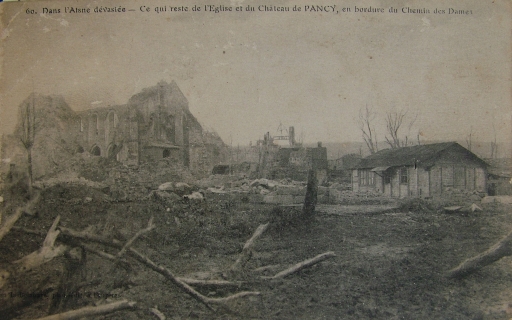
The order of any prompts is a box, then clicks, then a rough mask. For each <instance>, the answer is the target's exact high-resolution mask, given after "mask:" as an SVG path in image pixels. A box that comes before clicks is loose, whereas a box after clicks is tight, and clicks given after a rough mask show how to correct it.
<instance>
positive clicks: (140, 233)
mask: <svg viewBox="0 0 512 320" xmlns="http://www.w3.org/2000/svg"><path fill="white" fill-rule="evenodd" d="M155 227H156V225H155V224H154V223H153V217H151V218H150V219H149V221H148V226H147V227H146V228H145V229H141V230H139V231H138V232H137V233H136V234H135V235H134V236H133V237H132V238H131V239H130V240H128V241H127V242H126V244H125V245H124V246H123V247H122V248H121V250H120V251H119V252H118V253H117V258H121V256H122V255H123V254H124V253H125V252H126V250H127V249H129V248H130V246H131V245H132V244H133V242H135V240H137V238H139V237H140V236H141V235H143V234H144V233H148V232H149V231H151V230H153V229H154V228H155Z"/></svg>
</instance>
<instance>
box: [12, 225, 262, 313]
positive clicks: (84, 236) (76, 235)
mask: <svg viewBox="0 0 512 320" xmlns="http://www.w3.org/2000/svg"><path fill="white" fill-rule="evenodd" d="M16 230H19V231H23V232H28V233H32V234H40V232H38V231H34V230H28V229H24V228H16ZM61 231H62V234H63V235H65V236H67V237H68V238H72V239H80V240H83V241H90V242H96V243H101V244H103V245H106V246H110V247H113V248H122V247H123V245H122V244H121V243H120V242H119V241H116V240H109V239H107V238H104V237H101V236H98V235H92V234H88V233H85V232H78V231H75V230H72V229H69V228H61ZM127 251H128V253H129V254H130V256H131V257H133V258H135V259H136V260H137V261H139V262H141V263H142V264H144V265H146V266H147V267H149V268H150V269H152V270H153V271H155V272H158V273H160V274H161V275H163V276H164V277H165V278H167V279H168V280H170V281H171V282H172V283H173V284H175V285H176V286H177V287H179V288H180V289H181V290H183V291H184V292H185V293H187V294H188V295H190V296H191V297H193V298H194V299H196V300H197V301H199V302H201V303H202V304H204V305H205V306H206V307H207V308H208V309H210V310H212V311H215V310H214V309H213V308H212V306H211V305H210V304H212V303H225V302H227V301H230V300H233V299H236V298H241V297H245V296H249V295H260V293H259V292H240V293H237V294H234V295H232V296H228V297H225V298H208V297H206V296H203V295H202V294H200V293H199V292H197V291H196V290H194V288H192V287H191V286H189V285H188V284H187V283H185V282H183V281H181V280H180V279H179V278H177V277H176V276H174V274H173V273H172V272H171V271H170V270H168V269H166V268H165V267H163V266H159V265H157V264H156V263H155V262H153V261H151V260H150V259H149V258H148V257H146V256H144V255H143V254H141V253H139V252H138V251H137V250H135V249H133V248H128V249H127Z"/></svg>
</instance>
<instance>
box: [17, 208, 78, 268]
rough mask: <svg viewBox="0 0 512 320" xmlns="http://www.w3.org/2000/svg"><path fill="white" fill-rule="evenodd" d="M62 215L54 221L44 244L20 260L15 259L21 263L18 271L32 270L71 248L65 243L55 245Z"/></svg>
mask: <svg viewBox="0 0 512 320" xmlns="http://www.w3.org/2000/svg"><path fill="white" fill-rule="evenodd" d="M59 220H60V216H57V218H55V220H54V221H53V224H52V226H51V227H50V230H48V233H47V235H46V238H45V239H44V242H43V246H42V247H41V248H40V249H39V250H37V251H34V252H32V253H31V254H29V255H27V256H25V257H23V258H21V259H20V260H16V261H14V263H19V264H20V267H19V268H18V270H17V271H18V272H25V271H28V270H32V269H34V268H37V267H38V266H40V265H42V264H43V263H46V262H48V261H50V260H52V259H53V258H55V257H58V256H60V255H63V254H64V252H66V251H67V250H68V249H69V248H68V247H67V246H64V245H60V246H58V247H55V240H57V236H58V235H59V233H60V231H59V230H56V229H57V225H58V224H59Z"/></svg>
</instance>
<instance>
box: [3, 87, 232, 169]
mask: <svg viewBox="0 0 512 320" xmlns="http://www.w3.org/2000/svg"><path fill="white" fill-rule="evenodd" d="M31 103H32V104H35V106H34V108H35V110H36V111H35V113H36V119H37V121H38V122H39V123H38V131H39V133H38V134H37V135H36V143H35V146H34V148H35V150H34V153H35V154H36V158H39V159H36V162H37V163H35V169H36V175H38V176H41V175H44V174H46V173H48V171H51V170H49V168H48V166H51V165H52V163H56V162H59V161H61V159H65V158H66V157H70V156H71V155H72V154H76V153H83V152H88V153H90V154H91V155H92V156H98V157H104V158H108V159H111V160H115V161H118V162H120V163H122V164H125V165H138V164H140V163H144V162H152V161H158V160H162V159H168V160H170V161H172V162H173V163H176V164H180V165H182V166H184V167H188V168H189V169H190V170H191V171H193V172H196V173H204V174H206V173H208V172H210V171H211V168H212V167H213V166H214V165H216V164H219V163H223V162H224V161H226V159H227V156H228V154H229V152H228V150H227V146H226V145H225V144H224V143H223V142H222V140H221V138H220V137H219V136H218V135H217V134H216V133H214V132H208V131H206V130H204V129H203V128H202V126H201V125H200V123H199V122H198V121H197V119H196V118H195V117H194V115H192V113H191V112H190V110H189V107H188V101H187V99H186V97H185V96H184V95H183V93H182V92H181V90H180V89H179V87H178V85H177V84H176V83H175V82H174V81H172V82H171V83H167V82H164V81H161V82H159V83H158V84H157V85H156V86H153V87H150V88H146V89H143V90H142V91H141V92H140V93H138V94H135V95H134V96H132V97H131V98H130V99H129V100H128V102H127V103H126V104H123V105H116V106H107V107H99V108H93V109H89V110H85V111H79V112H75V111H73V110H72V109H71V108H70V107H69V106H68V105H67V103H66V102H65V101H64V99H63V98H62V97H60V96H41V95H36V94H32V95H31V96H30V97H28V98H27V99H26V100H25V101H24V102H22V104H21V105H20V109H21V108H23V106H24V105H27V104H31ZM56 124H57V125H56ZM17 127H19V124H18V126H17ZM16 130H17V129H16ZM16 130H15V134H14V135H13V136H7V137H4V138H3V139H2V140H3V141H2V145H3V148H2V159H9V161H11V162H12V161H14V162H15V163H22V162H23V161H24V157H23V153H24V150H23V148H22V147H21V146H20V145H19V141H16ZM50 150H53V151H51V152H50ZM63 151H66V152H63Z"/></svg>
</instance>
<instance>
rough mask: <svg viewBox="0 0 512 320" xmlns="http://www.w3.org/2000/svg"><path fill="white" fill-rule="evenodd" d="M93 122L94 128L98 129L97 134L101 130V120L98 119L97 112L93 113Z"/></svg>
mask: <svg viewBox="0 0 512 320" xmlns="http://www.w3.org/2000/svg"><path fill="white" fill-rule="evenodd" d="M92 124H93V128H94V130H96V134H98V133H99V132H100V124H99V121H98V115H97V114H93V115H92Z"/></svg>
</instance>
